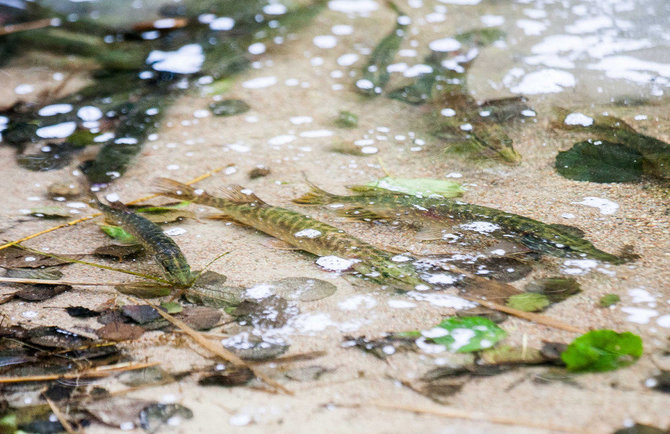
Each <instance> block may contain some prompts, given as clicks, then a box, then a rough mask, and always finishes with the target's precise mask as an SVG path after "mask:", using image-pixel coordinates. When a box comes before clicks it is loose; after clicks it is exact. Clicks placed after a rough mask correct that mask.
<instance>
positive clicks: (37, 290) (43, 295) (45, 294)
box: [14, 285, 72, 301]
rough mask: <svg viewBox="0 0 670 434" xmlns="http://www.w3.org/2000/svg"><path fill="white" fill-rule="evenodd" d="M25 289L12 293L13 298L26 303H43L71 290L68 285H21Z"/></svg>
mask: <svg viewBox="0 0 670 434" xmlns="http://www.w3.org/2000/svg"><path fill="white" fill-rule="evenodd" d="M22 286H25V288H23V289H21V290H20V291H17V292H15V293H14V296H15V297H18V298H20V299H21V300H26V301H43V300H48V299H50V298H52V297H55V296H56V295H58V294H61V293H63V292H65V291H69V290H71V289H72V287H71V286H70V285H22Z"/></svg>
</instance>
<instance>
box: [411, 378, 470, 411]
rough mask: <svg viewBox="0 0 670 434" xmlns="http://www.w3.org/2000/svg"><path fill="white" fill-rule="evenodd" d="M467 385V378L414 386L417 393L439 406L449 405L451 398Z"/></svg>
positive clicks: (427, 382) (437, 380)
mask: <svg viewBox="0 0 670 434" xmlns="http://www.w3.org/2000/svg"><path fill="white" fill-rule="evenodd" d="M466 383H467V378H459V377H455V378H438V379H435V380H432V381H423V382H420V383H418V384H412V385H411V387H412V389H413V390H415V391H416V392H418V393H420V394H422V395H423V396H425V397H427V398H430V399H431V400H433V401H435V402H437V403H438V404H443V405H446V404H449V398H450V397H452V396H454V395H456V394H457V393H458V392H460V391H461V389H462V388H463V386H464V385H465V384H466Z"/></svg>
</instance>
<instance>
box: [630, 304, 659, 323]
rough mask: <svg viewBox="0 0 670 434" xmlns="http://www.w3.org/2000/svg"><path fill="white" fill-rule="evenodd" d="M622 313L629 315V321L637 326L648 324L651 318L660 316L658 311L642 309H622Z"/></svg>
mask: <svg viewBox="0 0 670 434" xmlns="http://www.w3.org/2000/svg"><path fill="white" fill-rule="evenodd" d="M621 311H622V312H623V313H627V314H628V318H626V319H627V320H628V321H630V322H634V323H636V324H648V323H649V321H650V320H651V318H653V317H655V316H658V312H657V311H656V310H654V309H645V308H641V307H622V308H621Z"/></svg>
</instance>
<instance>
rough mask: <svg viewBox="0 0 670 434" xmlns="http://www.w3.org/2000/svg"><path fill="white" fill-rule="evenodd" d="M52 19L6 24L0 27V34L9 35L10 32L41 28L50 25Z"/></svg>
mask: <svg viewBox="0 0 670 434" xmlns="http://www.w3.org/2000/svg"><path fill="white" fill-rule="evenodd" d="M53 20H54V19H53V18H43V19H41V20H36V21H29V22H27V23H20V24H8V25H6V26H3V27H0V36H3V35H9V34H10V33H16V32H25V31H26V30H36V29H43V28H45V27H49V26H51V24H52V23H53Z"/></svg>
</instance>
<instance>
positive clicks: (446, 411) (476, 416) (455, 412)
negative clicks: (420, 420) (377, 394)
mask: <svg viewBox="0 0 670 434" xmlns="http://www.w3.org/2000/svg"><path fill="white" fill-rule="evenodd" d="M370 405H373V406H375V407H377V408H383V409H386V410H401V411H410V412H412V413H419V414H430V415H433V416H440V417H446V418H449V419H466V420H473V421H480V422H488V423H495V424H499V425H512V426H525V427H528V428H538V429H542V430H552V431H563V432H579V433H583V432H585V430H584V429H579V428H573V427H564V426H553V425H548V424H543V423H540V422H535V421H531V420H523V419H519V418H507V417H499V416H489V415H487V414H485V413H482V412H478V411H469V410H462V409H459V408H450V407H440V408H439V409H438V408H421V407H414V406H411V405H402V404H391V403H386V402H371V403H370Z"/></svg>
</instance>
